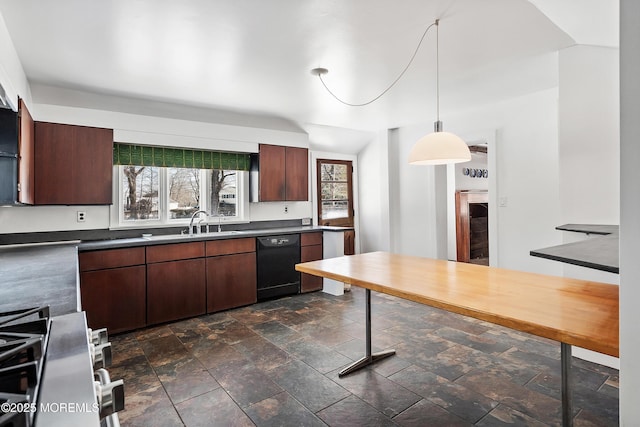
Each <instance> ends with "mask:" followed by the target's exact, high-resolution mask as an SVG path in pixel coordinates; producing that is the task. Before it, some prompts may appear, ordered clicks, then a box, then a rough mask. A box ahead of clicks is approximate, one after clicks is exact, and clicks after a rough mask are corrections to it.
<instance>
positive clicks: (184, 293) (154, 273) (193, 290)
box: [147, 258, 206, 324]
mask: <svg viewBox="0 0 640 427" xmlns="http://www.w3.org/2000/svg"><path fill="white" fill-rule="evenodd" d="M205 296H206V288H205V263H204V258H200V259H189V260H183V261H170V262H161V263H158V264H148V265H147V323H148V324H155V323H162V322H168V321H171V320H177V319H184V318H186V317H193V316H198V315H200V314H204V312H205V309H206V299H205Z"/></svg>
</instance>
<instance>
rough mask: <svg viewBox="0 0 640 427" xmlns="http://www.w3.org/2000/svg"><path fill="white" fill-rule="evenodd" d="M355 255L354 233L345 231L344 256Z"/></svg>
mask: <svg viewBox="0 0 640 427" xmlns="http://www.w3.org/2000/svg"><path fill="white" fill-rule="evenodd" d="M355 253H356V232H355V231H354V230H347V231H345V232H344V254H345V255H354V254H355Z"/></svg>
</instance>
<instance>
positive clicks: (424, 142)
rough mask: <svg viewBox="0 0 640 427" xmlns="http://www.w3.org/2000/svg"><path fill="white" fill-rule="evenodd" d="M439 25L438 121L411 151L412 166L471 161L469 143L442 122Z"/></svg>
mask: <svg viewBox="0 0 640 427" xmlns="http://www.w3.org/2000/svg"><path fill="white" fill-rule="evenodd" d="M439 23H440V20H439V19H436V22H435V25H436V121H435V123H434V129H433V133H430V134H428V135H426V136H423V137H422V138H420V139H419V140H418V142H416V143H415V145H414V146H413V148H412V149H411V152H410V153H409V164H412V165H444V164H452V163H462V162H468V161H469V160H471V152H470V151H469V146H468V145H467V143H466V142H464V141H463V140H462V138H460V137H459V136H457V135H454V134H453V133H451V132H444V131H443V130H442V122H441V121H440V58H439V57H440V55H439V53H440V52H439V44H440V43H439V37H438V28H439Z"/></svg>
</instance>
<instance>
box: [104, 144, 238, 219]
mask: <svg viewBox="0 0 640 427" xmlns="http://www.w3.org/2000/svg"><path fill="white" fill-rule="evenodd" d="M123 163H129V164H123ZM131 163H133V164H131ZM136 163H137V164H145V165H136ZM153 163H157V164H166V163H170V164H172V166H157V165H154V164H153ZM114 164H115V165H116V166H114V194H117V197H115V198H114V199H115V200H114V204H113V207H112V209H111V218H112V219H111V226H112V227H116V228H117V227H141V226H142V227H144V226H149V227H150V226H154V227H155V226H164V225H182V224H185V223H188V222H189V221H190V219H191V216H192V215H193V213H194V212H197V211H198V210H205V211H206V212H208V213H209V215H210V216H211V217H212V218H211V219H210V220H211V221H213V222H215V221H217V218H218V217H220V218H221V221H224V222H227V223H229V222H244V221H245V212H246V213H248V203H249V191H248V172H247V171H246V169H248V156H247V159H246V161H245V157H244V155H242V154H235V153H218V152H205V151H195V150H182V149H170V148H163V147H141V146H133V145H128V144H119V143H116V144H114ZM146 164H150V165H146ZM175 164H178V165H184V164H187V165H189V166H192V165H194V164H198V165H204V166H205V167H175V166H173V165H175ZM216 166H224V167H229V166H231V167H234V166H235V167H240V168H242V169H244V170H241V169H236V168H230V167H229V168H219V167H218V168H216Z"/></svg>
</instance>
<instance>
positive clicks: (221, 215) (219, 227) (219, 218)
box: [218, 213, 224, 233]
mask: <svg viewBox="0 0 640 427" xmlns="http://www.w3.org/2000/svg"><path fill="white" fill-rule="evenodd" d="M223 216H224V215H223V214H221V213H218V233H219V232H221V231H222V227H221V226H220V221H222V217H223Z"/></svg>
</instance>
